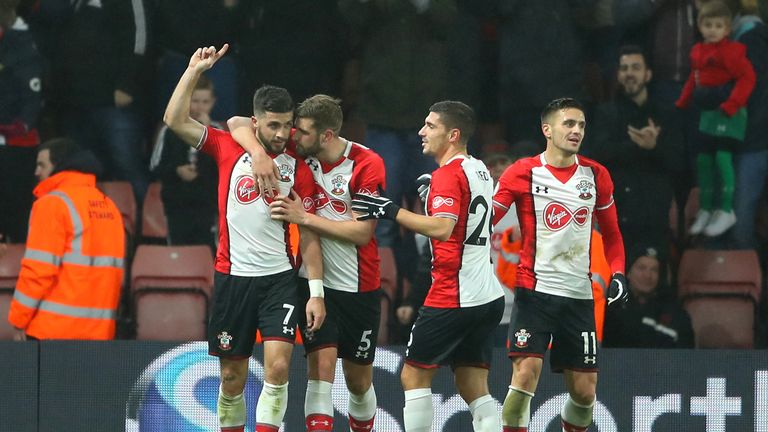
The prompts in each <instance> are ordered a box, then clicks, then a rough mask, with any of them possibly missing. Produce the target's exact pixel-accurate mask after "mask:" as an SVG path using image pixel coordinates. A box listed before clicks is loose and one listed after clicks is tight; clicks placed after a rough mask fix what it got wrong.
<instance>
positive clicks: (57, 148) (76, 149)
mask: <svg viewBox="0 0 768 432" xmlns="http://www.w3.org/2000/svg"><path fill="white" fill-rule="evenodd" d="M43 150H48V151H49V152H50V159H51V164H52V165H53V166H54V167H56V166H57V165H59V164H61V163H62V162H64V161H67V160H69V159H71V158H72V156H74V155H76V154H78V153H80V152H81V151H82V148H81V147H80V145H79V144H77V142H75V141H74V140H72V139H69V138H53V139H50V140H48V141H45V142H44V143H42V144H40V147H38V148H37V152H38V153H40V152H41V151H43Z"/></svg>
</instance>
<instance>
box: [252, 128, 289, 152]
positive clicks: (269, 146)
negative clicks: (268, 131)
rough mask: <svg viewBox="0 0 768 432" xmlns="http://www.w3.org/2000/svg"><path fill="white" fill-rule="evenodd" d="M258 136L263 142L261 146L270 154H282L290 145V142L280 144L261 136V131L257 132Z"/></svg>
mask: <svg viewBox="0 0 768 432" xmlns="http://www.w3.org/2000/svg"><path fill="white" fill-rule="evenodd" d="M256 135H258V137H259V141H261V144H262V145H263V146H264V147H265V148H266V150H267V151H268V152H270V153H282V152H283V150H285V145H286V144H287V143H288V141H284V142H282V143H279V142H276V141H274V140H270V139H267V138H266V137H265V136H264V135H262V134H261V131H260V130H256Z"/></svg>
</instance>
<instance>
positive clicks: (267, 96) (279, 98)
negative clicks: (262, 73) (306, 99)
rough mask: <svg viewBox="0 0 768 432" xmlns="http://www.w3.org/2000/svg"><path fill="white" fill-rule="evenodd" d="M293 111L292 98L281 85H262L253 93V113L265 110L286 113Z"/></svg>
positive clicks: (259, 113) (258, 114)
mask: <svg viewBox="0 0 768 432" xmlns="http://www.w3.org/2000/svg"><path fill="white" fill-rule="evenodd" d="M292 111H293V99H292V98H291V94H290V93H288V90H286V89H284V88H282V87H275V86H271V85H263V86H261V87H259V88H258V89H257V90H256V92H255V93H254V94H253V114H254V115H256V116H260V115H263V114H264V113H266V112H273V113H287V112H292Z"/></svg>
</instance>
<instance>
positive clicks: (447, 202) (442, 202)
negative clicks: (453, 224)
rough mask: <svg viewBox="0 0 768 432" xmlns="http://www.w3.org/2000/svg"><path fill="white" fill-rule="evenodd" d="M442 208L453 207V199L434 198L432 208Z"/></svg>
mask: <svg viewBox="0 0 768 432" xmlns="http://www.w3.org/2000/svg"><path fill="white" fill-rule="evenodd" d="M442 206H446V207H453V198H450V197H449V198H443V197H441V196H436V197H434V198H432V208H435V209H436V208H439V207H442Z"/></svg>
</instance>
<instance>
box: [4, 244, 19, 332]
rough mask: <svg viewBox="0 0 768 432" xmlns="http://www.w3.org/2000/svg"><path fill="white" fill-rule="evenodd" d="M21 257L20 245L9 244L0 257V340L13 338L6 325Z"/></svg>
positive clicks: (7, 324) (9, 326)
mask: <svg viewBox="0 0 768 432" xmlns="http://www.w3.org/2000/svg"><path fill="white" fill-rule="evenodd" d="M23 256H24V244H22V243H18V244H9V245H8V249H7V250H6V252H5V254H3V255H2V256H0V340H10V339H12V338H13V327H12V326H11V325H10V324H9V323H8V309H9V308H10V307H11V299H12V298H13V290H14V289H15V288H16V280H17V279H18V278H19V271H20V270H21V258H22V257H23Z"/></svg>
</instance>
